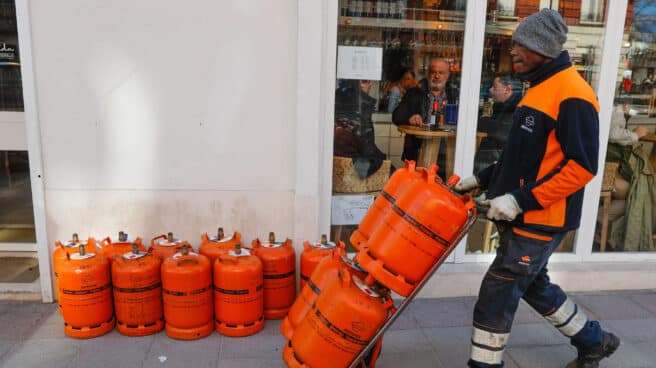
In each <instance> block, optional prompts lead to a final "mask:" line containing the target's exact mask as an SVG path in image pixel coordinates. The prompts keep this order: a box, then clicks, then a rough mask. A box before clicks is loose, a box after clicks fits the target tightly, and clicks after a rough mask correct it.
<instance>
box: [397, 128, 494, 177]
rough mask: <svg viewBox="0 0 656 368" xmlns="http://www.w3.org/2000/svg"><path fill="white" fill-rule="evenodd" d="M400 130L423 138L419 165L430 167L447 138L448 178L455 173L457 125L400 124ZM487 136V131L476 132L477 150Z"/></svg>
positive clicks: (446, 168)
mask: <svg viewBox="0 0 656 368" xmlns="http://www.w3.org/2000/svg"><path fill="white" fill-rule="evenodd" d="M398 129H399V132H401V133H403V134H409V135H413V136H415V137H417V138H420V139H422V140H423V142H422V144H421V148H420V149H419V159H418V160H417V165H418V166H422V167H428V166H430V165H431V164H434V163H435V162H436V161H437V155H438V154H439V152H440V144H441V141H442V138H444V139H446V160H445V161H446V167H445V168H444V170H445V172H446V178H445V179H448V178H449V177H450V176H451V175H453V162H454V157H455V152H456V130H455V127H453V128H449V127H448V126H446V127H444V129H441V130H428V129H426V128H422V127H417V126H414V125H400V126H399V127H398ZM485 137H487V133H484V132H477V133H476V150H477V151H478V147H479V146H480V145H481V141H482V140H483V138H485Z"/></svg>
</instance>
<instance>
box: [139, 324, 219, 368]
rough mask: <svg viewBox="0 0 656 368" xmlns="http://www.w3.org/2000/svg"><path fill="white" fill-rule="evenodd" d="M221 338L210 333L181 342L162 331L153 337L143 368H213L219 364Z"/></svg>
mask: <svg viewBox="0 0 656 368" xmlns="http://www.w3.org/2000/svg"><path fill="white" fill-rule="evenodd" d="M222 338H223V337H222V336H221V335H219V334H217V333H212V334H211V335H209V336H208V337H205V338H202V339H199V340H192V341H182V340H174V339H172V338H170V337H168V336H167V335H166V333H165V332H164V331H162V332H160V333H158V334H156V335H155V338H154V340H153V343H152V345H151V346H150V350H149V351H148V354H147V356H146V360H145V361H144V363H143V367H144V368H173V367H176V368H177V367H194V368H196V367H198V368H210V367H211V368H214V367H216V366H217V365H218V362H219V351H220V349H221V341H222ZM160 358H162V359H165V360H164V362H161V361H160Z"/></svg>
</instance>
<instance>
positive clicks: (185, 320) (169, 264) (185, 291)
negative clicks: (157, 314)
mask: <svg viewBox="0 0 656 368" xmlns="http://www.w3.org/2000/svg"><path fill="white" fill-rule="evenodd" d="M189 249H190V247H188V246H187V245H183V246H182V248H181V249H180V253H175V254H174V255H173V256H171V257H169V258H167V259H166V260H165V261H164V263H162V289H163V290H162V291H163V293H164V319H165V320H166V334H167V335H169V337H172V338H174V339H179V340H195V339H200V338H201V337H205V336H207V335H209V334H211V333H212V330H214V326H213V324H212V313H213V306H212V272H211V271H210V261H209V259H207V257H205V256H204V255H202V254H198V253H191V252H189Z"/></svg>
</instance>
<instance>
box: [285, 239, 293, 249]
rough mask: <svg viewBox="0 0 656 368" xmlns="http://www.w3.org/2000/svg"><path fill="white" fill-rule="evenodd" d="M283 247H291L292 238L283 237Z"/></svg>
mask: <svg viewBox="0 0 656 368" xmlns="http://www.w3.org/2000/svg"><path fill="white" fill-rule="evenodd" d="M283 247H289V248H291V247H292V240H291V239H289V238H286V239H285V242H284V243H283Z"/></svg>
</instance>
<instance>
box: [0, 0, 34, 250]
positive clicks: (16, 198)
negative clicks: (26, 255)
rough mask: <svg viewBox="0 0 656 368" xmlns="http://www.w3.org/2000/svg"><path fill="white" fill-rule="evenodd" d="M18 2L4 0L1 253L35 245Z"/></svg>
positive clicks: (0, 22) (0, 24)
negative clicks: (11, 246) (5, 245)
mask: <svg viewBox="0 0 656 368" xmlns="http://www.w3.org/2000/svg"><path fill="white" fill-rule="evenodd" d="M20 73H21V72H20V58H19V55H18V34H17V30H16V7H15V4H14V0H0V249H1V248H2V244H1V243H34V242H36V235H35V229H34V213H33V209H32V191H31V186H30V170H29V161H28V154H27V151H26V150H25V149H26V146H27V144H26V138H25V126H24V124H25V123H24V117H23V114H22V113H20V111H23V94H22V85H21V74H20Z"/></svg>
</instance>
